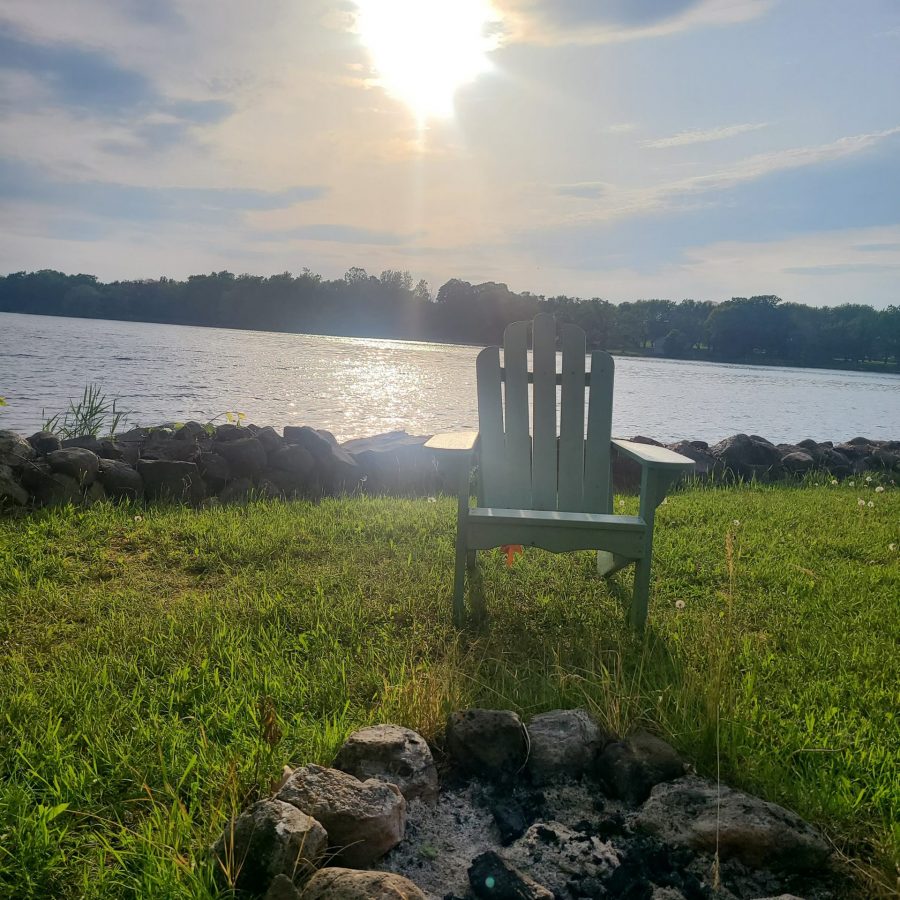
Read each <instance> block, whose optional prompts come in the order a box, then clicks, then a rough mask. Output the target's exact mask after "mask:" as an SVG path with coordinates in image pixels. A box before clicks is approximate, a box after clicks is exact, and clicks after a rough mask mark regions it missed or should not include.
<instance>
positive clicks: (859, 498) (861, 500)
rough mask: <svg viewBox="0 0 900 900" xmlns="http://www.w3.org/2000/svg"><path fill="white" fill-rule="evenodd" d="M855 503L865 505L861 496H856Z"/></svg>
mask: <svg viewBox="0 0 900 900" xmlns="http://www.w3.org/2000/svg"><path fill="white" fill-rule="evenodd" d="M856 505H857V506H865V505H866V501H865V500H863V498H862V497H857V498H856Z"/></svg>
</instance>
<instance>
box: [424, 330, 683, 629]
mask: <svg viewBox="0 0 900 900" xmlns="http://www.w3.org/2000/svg"><path fill="white" fill-rule="evenodd" d="M529 332H530V333H531V338H532V340H531V345H532V358H533V365H532V371H529V369H528V343H529V341H528V338H529ZM556 343H557V341H556V323H555V320H554V319H553V317H552V316H549V315H539V316H537V318H535V320H534V322H533V323H531V322H514V323H512V324H511V325H509V326H508V327H507V329H506V331H505V332H504V335H503V363H504V364H503V366H501V365H500V348H499V347H486V348H485V349H484V350H482V351H481V352H480V353H479V354H478V358H477V361H476V375H477V381H478V426H479V430H478V431H477V432H455V433H452V434H441V435H435V436H434V437H433V438H431V439H430V440H429V441H428V442H427V443H426V445H425V446H426V447H430V448H431V449H433V450H437V451H441V452H442V453H443V454H446V455H448V456H450V457H456V458H457V459H458V462H459V502H458V508H457V531H456V566H455V576H454V586H453V619H454V621H455V622H456V623H457V624H458V625H459V624H462V622H463V619H464V615H465V583H466V570H467V569H468V570H469V572H470V574H471V573H472V571H473V570H474V567H475V566H476V565H477V551H478V550H488V549H491V548H493V547H500V546H503V545H506V544H521V545H523V546H529V547H540V548H542V549H544V550H549V551H551V552H553V553H564V552H569V551H574V550H596V551H597V571H598V573H599V574H600V575H603V576H609V575H612V574H613V573H614V572H617V571H618V570H619V569H622V568H624V567H625V566H627V565H629V564H631V563H634V564H635V576H634V592H633V596H632V603H631V609H630V615H629V618H630V620H631V623H632V624H633V625H634V626H635V627H636V628H638V629H641V628H643V626H644V624H645V623H646V620H647V609H648V603H649V596H650V565H651V559H652V552H653V520H654V514H655V512H656V508H657V506H659V504H660V503H661V502H662V500H663V498H664V497H665V495H666V491H667V490H668V488H669V487H670V486H671V484H672V482H673V481H674V480H675V479H676V478H678V477H679V476H680V475H681V474H682V473H683V472H685V471H686V470H688V469H690V468H691V467H692V466H693V461H692V460H690V459H688V458H687V457H685V456H681V455H680V454H678V453H674V452H673V451H671V450H667V449H665V448H664V447H656V446H652V445H649V444H636V443H633V442H632V441H622V440H614V439H613V438H612V434H611V432H612V400H613V375H614V363H613V358H612V357H611V356H610V355H609V354H608V353H605V352H603V351H595V352H593V353H592V354H591V369H590V372H586V371H585V360H586V340H585V334H584V332H583V331H582V330H581V329H580V328H578V327H577V326H575V325H569V324H564V325H563V326H562V327H561V329H560V345H561V349H562V372H561V373H559V374H557V372H556ZM529 384H531V385H532V391H531V393H532V398H531V399H532V402H531V403H530V404H529ZM557 385H559V386H560V388H561V392H560V417H559V428H558V429H557V398H556V388H557ZM586 390H587V391H588V403H587V437H585V392H586ZM529 412H531V416H530V417H529ZM614 452H615V453H618V454H621V455H623V456H626V457H628V458H630V459H632V460H634V461H636V462H637V463H639V464H640V466H641V489H640V490H641V494H640V510H639V513H638V515H637V516H619V515H614V514H613V508H612V503H613V496H612V478H611V460H612V454H613V453H614ZM476 466H477V470H478V479H477V502H476V505H475V506H474V507H472V506H471V505H470V503H471V497H470V487H471V473H472V469H473V467H476ZM470 581H471V579H470Z"/></svg>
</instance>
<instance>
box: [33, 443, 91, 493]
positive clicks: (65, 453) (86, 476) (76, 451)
mask: <svg viewBox="0 0 900 900" xmlns="http://www.w3.org/2000/svg"><path fill="white" fill-rule="evenodd" d="M46 460H47V464H48V465H49V466H50V468H51V469H52V470H53V471H54V472H59V473H60V474H61V475H68V476H69V477H70V478H74V479H75V480H76V481H77V482H78V483H79V484H85V485H87V484H91V483H92V482H93V481H95V480H96V478H97V473H98V472H99V471H100V457H99V456H97V454H96V453H93V452H92V451H90V450H85V449H82V448H81V447H65V448H63V449H62V450H52V451H51V452H50V453H48V454H47V456H46Z"/></svg>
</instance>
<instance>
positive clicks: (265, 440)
mask: <svg viewBox="0 0 900 900" xmlns="http://www.w3.org/2000/svg"><path fill="white" fill-rule="evenodd" d="M256 439H257V440H258V441H259V442H260V443H261V444H262V445H263V449H264V450H265V451H266V453H275V452H276V451H277V450H280V449H281V448H282V447H283V446H284V438H283V437H282V436H281V435H280V434H279V433H278V432H277V431H276V430H275V429H274V428H273V427H272V426H271V425H266V427H265V428H260V429H259V430H258V431H257V432H256Z"/></svg>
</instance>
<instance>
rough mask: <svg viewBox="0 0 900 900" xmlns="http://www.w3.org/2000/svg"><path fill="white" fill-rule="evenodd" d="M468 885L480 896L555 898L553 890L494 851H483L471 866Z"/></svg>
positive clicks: (532, 899) (527, 899) (518, 899)
mask: <svg viewBox="0 0 900 900" xmlns="http://www.w3.org/2000/svg"><path fill="white" fill-rule="evenodd" d="M468 875H469V884H470V885H471V886H472V891H473V892H474V894H475V896H476V897H478V898H485V900H487V898H492V897H510V898H516V900H553V897H554V894H553V891H550V890H548V889H547V888H545V887H543V886H541V885H540V884H538V883H537V882H536V881H535V880H534V879H533V878H531V877H529V876H528V875H526V874H525V873H524V872H520V871H519V870H518V869H517V868H516V867H515V866H513V865H511V864H510V863H508V862H507V861H506V860H505V859H503V857H502V856H500V855H499V854H497V853H495V852H494V851H493V850H488V851H487V852H485V853H481V854H479V855H478V856H476V857H475V859H473V860H472V865H471V866H469V871H468Z"/></svg>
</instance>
